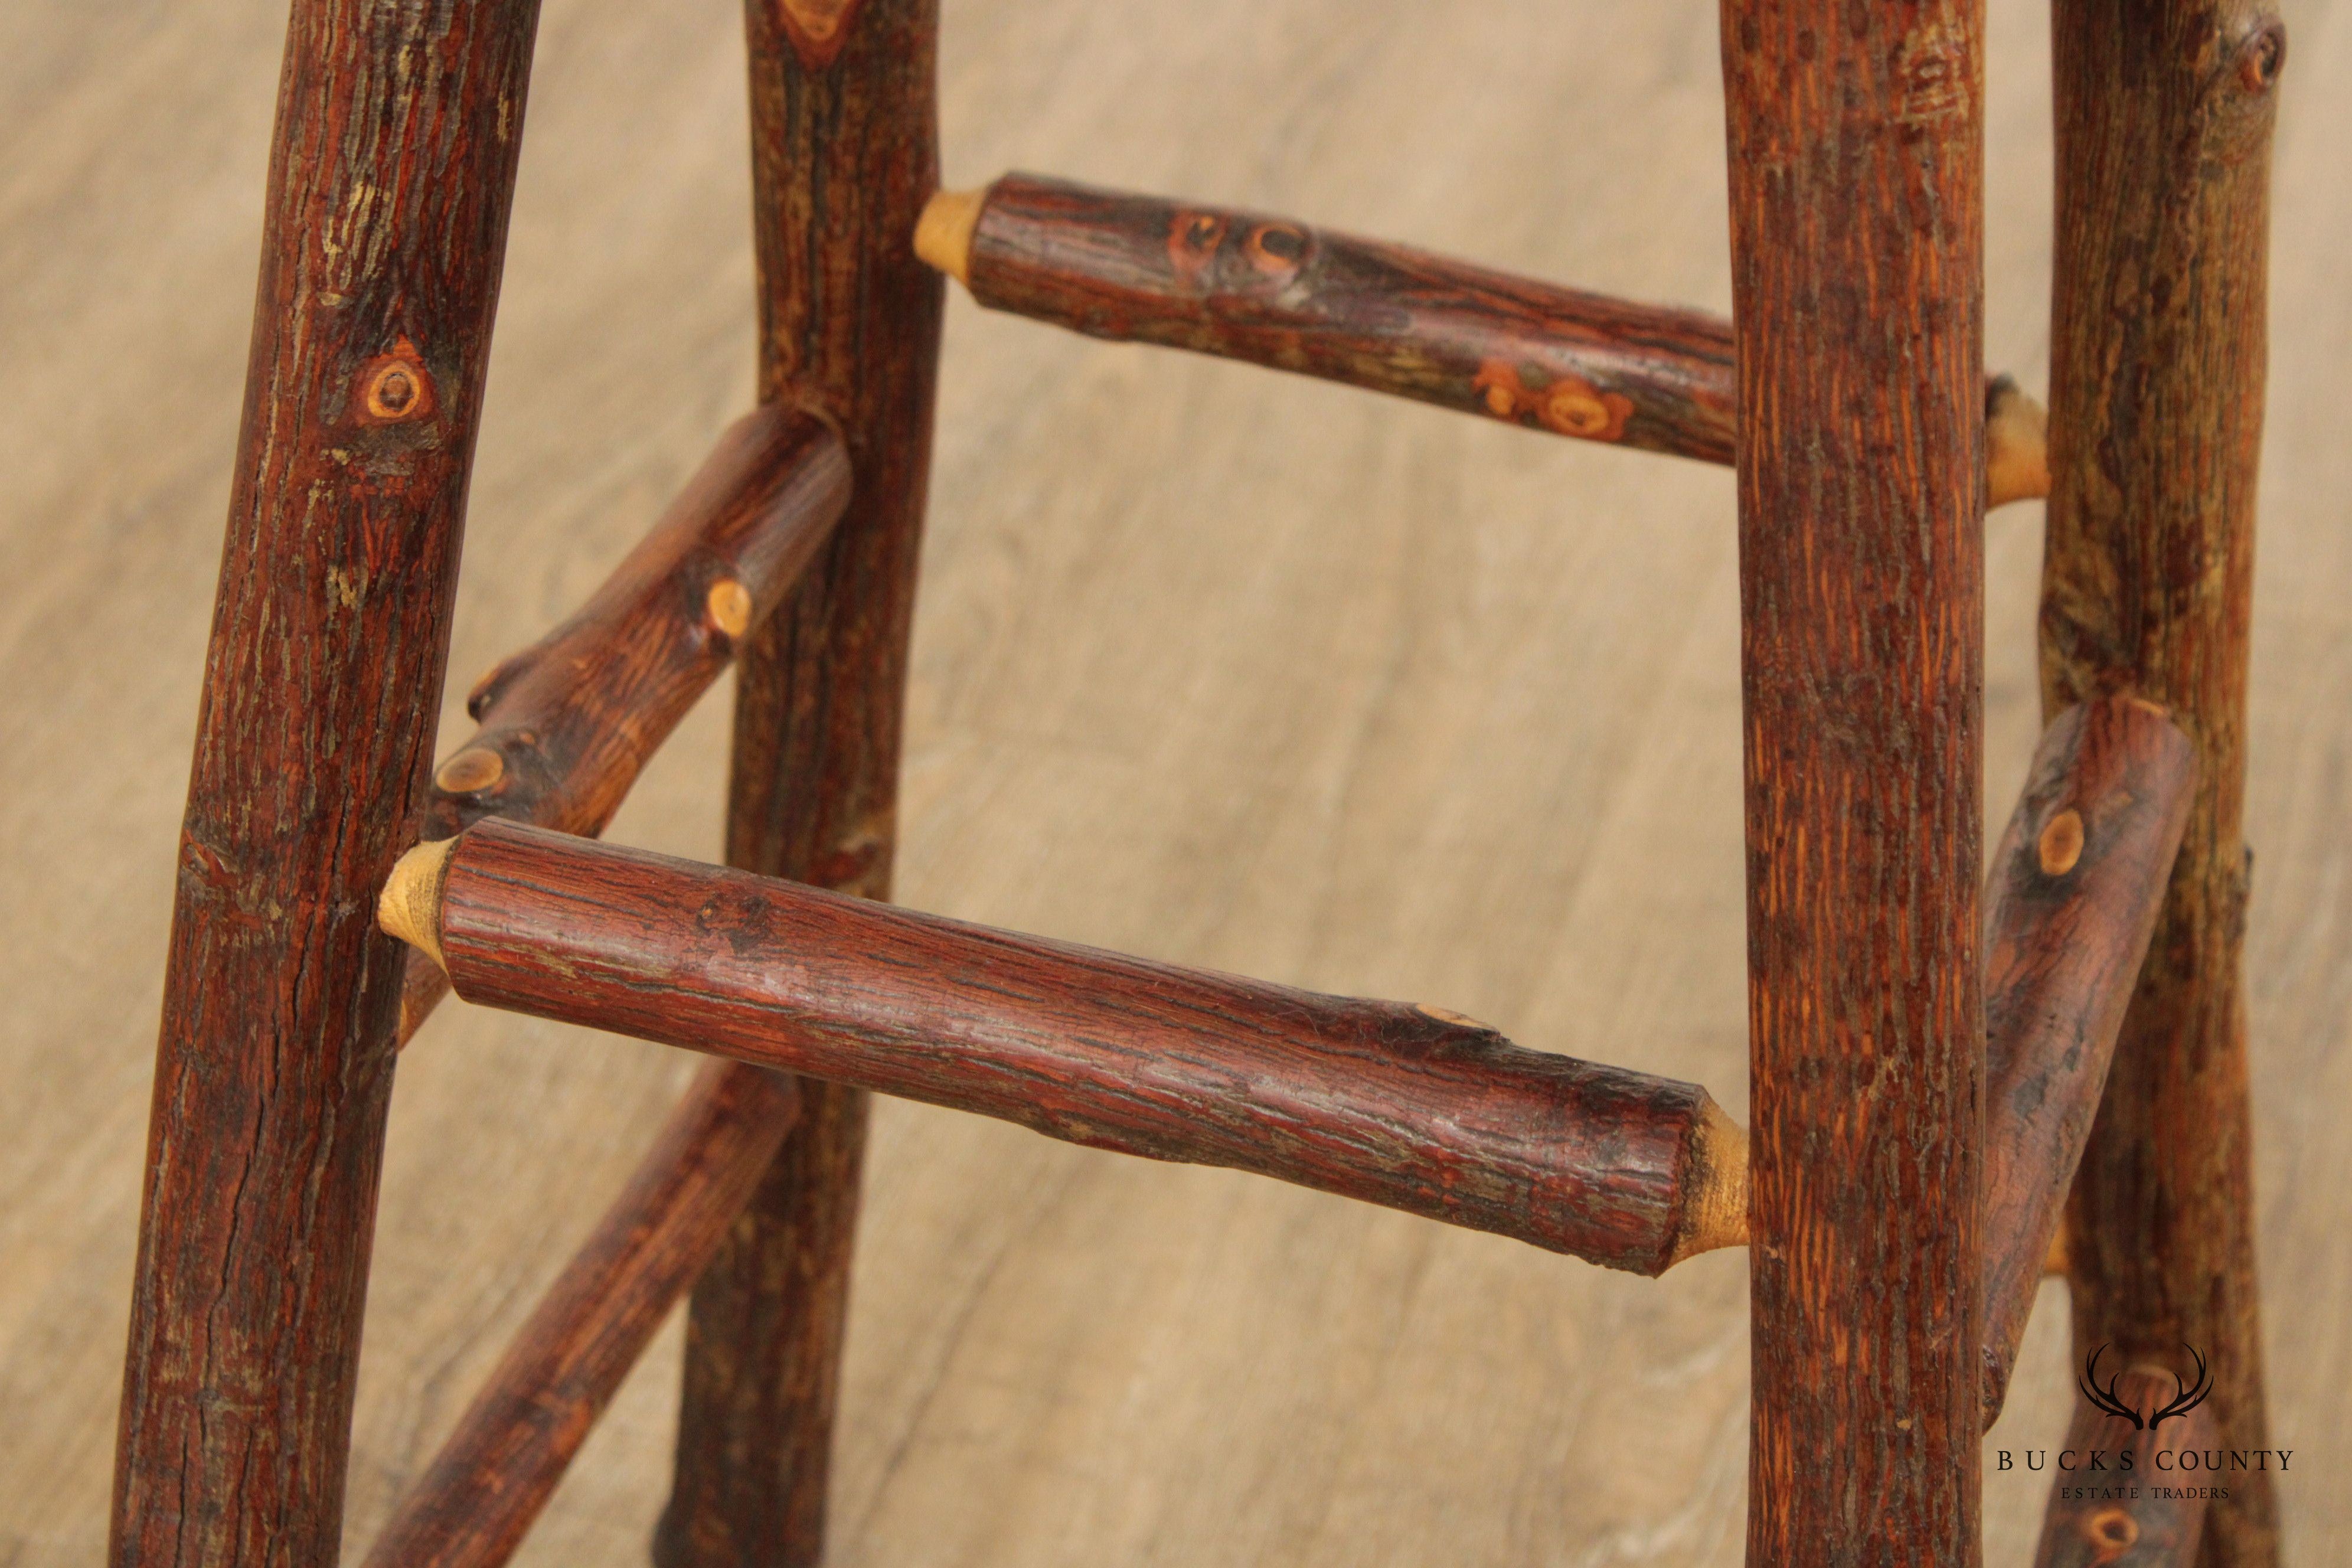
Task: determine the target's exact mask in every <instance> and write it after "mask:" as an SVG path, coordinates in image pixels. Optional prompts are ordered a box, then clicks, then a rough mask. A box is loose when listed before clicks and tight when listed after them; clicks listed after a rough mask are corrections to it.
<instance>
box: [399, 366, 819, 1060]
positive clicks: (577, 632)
mask: <svg viewBox="0 0 2352 1568" xmlns="http://www.w3.org/2000/svg"><path fill="white" fill-rule="evenodd" d="M848 500H849V463H848V459H847V457H846V456H845V453H844V452H843V450H842V445H841V438H840V437H838V436H836V435H835V434H834V432H833V430H832V429H831V427H830V426H826V425H825V424H824V421H822V420H821V419H819V418H817V417H816V416H814V415H811V414H809V413H807V412H805V411H803V410H801V409H798V408H793V407H791V406H789V405H783V404H770V405H766V406H764V407H762V408H761V409H759V410H757V411H755V412H753V413H751V414H748V415H745V416H743V417H742V418H741V419H739V420H737V421H736V422H735V423H734V424H733V425H732V426H729V427H728V429H727V432H726V433H725V434H724V435H722V436H721V437H719V444H718V446H717V447H714V448H713V449H712V451H711V454H710V456H709V458H706V459H705V460H704V462H703V465H702V467H701V468H699V469H698V470H697V472H696V473H695V476H694V478H693V479H691V480H689V481H688V484H687V487H686V489H684V490H683V491H682V492H680V494H679V495H678V498H677V500H675V501H673V502H672V503H671V504H670V507H669V510H667V511H666V512H664V513H663V514H662V518H661V521H658V522H656V524H655V525H654V529H653V531H652V532H650V533H648V534H646V537H645V538H644V539H643V540H641V541H640V542H638V544H637V546H636V548H635V549H634V550H632V551H630V552H629V553H628V555H627V556H626V557H625V558H624V559H623V561H622V562H621V563H620V565H619V566H618V567H617V568H615V569H614V573H613V574H612V575H611V576H610V577H608V578H606V579H605V580H604V584H603V585H601V586H600V587H599V588H598V589H597V590H596V592H595V593H594V594H593V595H592V596H591V597H590V598H589V600H588V602H587V603H586V604H584V605H581V606H580V608H579V610H578V611H577V612H576V613H575V614H574V615H572V617H571V618H570V619H568V620H566V621H565V622H564V623H563V624H562V626H557V627H556V628H555V629H554V630H553V631H551V632H550V633H548V634H547V636H545V637H541V638H540V640H539V641H537V642H535V643H533V644H531V645H530V647H527V648H524V649H523V650H522V651H521V652H520V653H517V654H514V655H512V656H511V657H509V658H505V659H502V660H500V661H499V664H498V665H497V666H496V667H495V668H492V669H490V670H489V671H488V673H487V674H485V675H484V676H483V677H482V679H480V680H478V681H477V682H476V683H475V685H474V689H473V691H472V693H471V694H470V695H468V696H467V700H466V707H467V711H468V712H470V713H472V714H473V716H474V718H475V720H476V721H478V722H479V723H480V725H481V728H480V729H479V730H478V731H476V732H475V733H474V735H473V737H472V739H470V740H468V741H467V742H466V743H465V744H464V745H463V746H460V747H459V748H458V749H457V751H455V752H451V753H450V755H449V758H448V760H447V761H446V762H444V763H442V764H441V766H440V767H439V768H438V769H437V770H436V772H435V775H434V786H433V789H432V792H431V793H430V794H429V795H427V796H426V798H425V828H424V837H426V838H446V837H449V836H450V835H452V834H454V833H457V832H458V831H460V830H461V829H463V828H464V827H465V826H466V825H467V823H469V822H476V821H478V820H480V819H481V818H482V817H484V816H494V815H495V816H509V817H512V818H514V819H515V820H516V821H519V822H536V823H539V824H541V825H542V826H548V827H554V828H560V829H562V831H563V832H565V833H577V834H583V835H586V836H588V837H594V836H596V835H597V834H600V833H602V832H604V827H605V825H606V824H608V823H610V822H611V821H612V820H613V814H614V812H615V811H617V810H619V809H620V805H621V801H622V798H623V797H624V796H625V795H627V794H628V793H629V786H630V785H632V784H635V783H636V780H637V771H638V770H639V769H640V768H642V767H644V766H645V764H646V760H647V759H648V758H650V757H651V756H652V755H653V754H654V752H656V751H658V750H660V748H661V744H662V742H664V741H667V739H669V734H670V731H672V730H674V729H676V728H677V722H678V721H679V720H681V719H683V718H685V717H686V715H687V712H688V710H689V709H691V708H692V707H693V706H694V704H695V702H696V701H697V700H699V699H700V697H701V696H702V694H703V693H704V692H705V691H707V690H709V688H710V684H711V682H713V681H715V680H717V679H719V675H720V674H721V673H722V672H723V671H724V670H725V669H726V668H727V667H728V665H729V664H730V662H732V661H733V659H734V658H735V652H736V649H737V647H739V646H740V644H741V642H742V640H743V639H744V638H745V637H748V636H750V635H751V632H752V630H753V628H755V627H757V626H759V625H760V623H761V621H763V620H764V619H765V618H766V616H767V615H768V613H769V612H770V611H772V610H773V609H774V608H775V607H776V605H777V604H778V603H779V602H780V601H781V600H782V598H783V597H784V596H785V595H787V594H789V593H790V592H791V591H792V587H793V584H794V583H796V582H797V581H798V580H799V579H800V576H801V574H802V571H803V568H805V567H806V566H807V565H808V563H809V561H810V560H811V558H812V557H813V556H814V554H815V553H816V552H817V550H818V548H819V547H820V546H821V545H823V544H824V540H825V537H826V535H827V533H828V532H830V531H831V530H832V528H833V526H834V523H835V521H837V520H838V519H839V518H840V516H841V513H842V509H843V508H844V507H845V506H846V505H847V504H848ZM448 988H449V983H448V981H447V979H446V977H445V976H444V975H443V974H442V973H441V971H440V970H438V969H436V967H434V965H433V964H431V963H427V962H425V960H423V959H421V958H415V959H412V960H411V961H410V963H409V965H408V973H407V976H406V979H405V981H404V984H403V986H402V994H401V1004H400V1037H401V1041H402V1043H403V1044H405V1043H406V1042H407V1041H408V1039H409V1038H410V1037H412V1036H414V1035H415V1032H416V1030H417V1028H418V1026H420V1025H422V1024H423V1023H424V1022H425V1017H426V1016H428V1015H429V1014H430V1013H431V1012H432V1011H433V1009H434V1007H435V1006H436V1005H437V1004H438V1003H439V1002H440V1000H441V998H442V997H443V996H444V995H445V994H447V991H448Z"/></svg>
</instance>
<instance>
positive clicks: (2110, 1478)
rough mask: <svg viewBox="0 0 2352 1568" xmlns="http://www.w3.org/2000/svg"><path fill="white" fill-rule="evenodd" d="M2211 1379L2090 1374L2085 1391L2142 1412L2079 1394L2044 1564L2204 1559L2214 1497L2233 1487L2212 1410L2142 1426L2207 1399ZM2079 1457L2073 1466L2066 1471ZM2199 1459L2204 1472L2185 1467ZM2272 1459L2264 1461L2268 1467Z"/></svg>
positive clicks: (2165, 1564)
mask: <svg viewBox="0 0 2352 1568" xmlns="http://www.w3.org/2000/svg"><path fill="white" fill-rule="evenodd" d="M2106 1359H2107V1360H2108V1361H2109V1362H2110V1363H2112V1362H2113V1360H2114V1358H2113V1356H2112V1355H2110V1356H2108V1357H2107V1358H2106ZM2198 1370H2199V1371H2200V1373H2201V1370H2202V1369H2201V1368H2200V1369H2198ZM2203 1382H2204V1379H2203V1378H2202V1377H2201V1376H2199V1377H2197V1378H2196V1379H2195V1380H2194V1381H2192V1382H2189V1383H2188V1384H2184V1383H2182V1381H2181V1380H2180V1379H2179V1378H2178V1377H2177V1376H2176V1375H2175V1374H2173V1373H2170V1372H2168V1370H2166V1369H2165V1368H2163V1367H2160V1366H2154V1365H2149V1364H2145V1363H2143V1364H2139V1365H2135V1366H2132V1367H2130V1368H2128V1369H2126V1370H2125V1371H2124V1372H2123V1373H2120V1374H2119V1375H2114V1376H2112V1377H2111V1376H2110V1374H2108V1373H2105V1372H2104V1371H2101V1370H2099V1369H2098V1368H2097V1367H2096V1366H2095V1365H2094V1366H2093V1367H2090V1368H2086V1369H2085V1370H2084V1378H2083V1382H2082V1384H2078V1387H2082V1388H2096V1389H2097V1391H2098V1393H2099V1395H2100V1397H2101V1398H2103V1399H2107V1400H2111V1401H2112V1402H2113V1403H2114V1404H2115V1405H2120V1406H2122V1407H2123V1408H2125V1409H2126V1410H2129V1411H2131V1412H2132V1415H2128V1416H2126V1415H2116V1414H2115V1413H2114V1412H2112V1411H2110V1410H2107V1409H2105V1408H2102V1407H2101V1406H2100V1405H2095V1404H2093V1403H2092V1401H2091V1399H2090V1397H2089V1396H2088V1394H2078V1395H2077V1397H2076V1399H2075V1402H2074V1423H2073V1424H2072V1425H2071V1426H2068V1427H2067V1429H2066V1446H2065V1447H2063V1448H2061V1449H2059V1450H2058V1451H2057V1452H2056V1453H2053V1454H2051V1455H2050V1456H2049V1468H2050V1469H2051V1470H2052V1471H2053V1475H2052V1478H2051V1483H2050V1506H2049V1509H2048V1510H2047V1511H2046V1512H2044V1513H2043V1514H2042V1542H2041V1545H2040V1546H2039V1547H2038V1548H2037V1549H2036V1551H2035V1552H2034V1554H2033V1563H2034V1568H2189V1565H2190V1564H2191V1563H2195V1562H2196V1561H2197V1548H2198V1544H2199V1542H2200V1540H2201V1539H2202V1537H2203V1535H2204V1531H2205V1507H2206V1499H2205V1496H2204V1493H2205V1492H2206V1491H2207V1490H2208V1489H2211V1488H2215V1487H2227V1486H2228V1485H2229V1484H2230V1475H2229V1473H2228V1472H2227V1471H2224V1472H2222V1473H2221V1474H2214V1473H2212V1472H2210V1471H2209V1470H2207V1469H2206V1468H2204V1464H2203V1458H2202V1457H2203V1455H2205V1454H2206V1453H2208V1452H2210V1451H2211V1450H2212V1447H2213V1444H2214V1431H2213V1411H2212V1407H2211V1406H2210V1405H2205V1404H2202V1403H2200V1404H2197V1405H2191V1406H2190V1407H2189V1409H2187V1410H2186V1411H2183V1412H2181V1413H2180V1414H2178V1415H2164V1416H2163V1417H2162V1418H2161V1419H2159V1420H2158V1421H2156V1422H2154V1424H2153V1425H2152V1426H2150V1425H2136V1424H2135V1423H2136V1422H2137V1423H2147V1420H2148V1418H2149V1417H2150V1416H2152V1415H2158V1414H2159V1413H2160V1412H2162V1411H2163V1410H2164V1409H2165V1408H2166V1407H2167V1406H2168V1405H2176V1404H2178V1403H2179V1402H2180V1401H2182V1400H2184V1399H2192V1398H2196V1397H2198V1394H2197V1390H2198V1389H2199V1388H2200V1386H2201V1385H2202V1384H2203ZM2094 1454H2096V1455H2098V1456H2100V1459H2099V1464H2100V1466H2101V1467H2102V1468H2098V1469H2093V1468H2091V1465H2092V1461H2091V1458H2090V1456H2092V1455H2094ZM2126 1454H2128V1455H2129V1456H2130V1468H2128V1469H2126V1468H2124V1459H2123V1458H2122V1457H2123V1456H2124V1455H2126ZM2069 1455H2071V1456H2072V1459H2071V1467H2072V1468H2061V1464H2060V1461H2061V1460H2062V1459H2064V1458H2066V1457H2067V1456H2069ZM2191 1458H2194V1460H2195V1462H2196V1465H2197V1468H2194V1469H2190V1468H2185V1462H2186V1461H2189V1460H2190V1459H2191ZM2263 1458H2264V1461H2265V1462H2267V1461H2268V1458H2269V1456H2267V1455H2264V1456H2263ZM2069 1494H2078V1495H2069Z"/></svg>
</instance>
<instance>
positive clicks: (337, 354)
mask: <svg viewBox="0 0 2352 1568" xmlns="http://www.w3.org/2000/svg"><path fill="white" fill-rule="evenodd" d="M537 13H538V6H537V5H536V4H535V0H481V3H480V4H476V5H465V6H446V5H436V6H419V5H373V4H364V3H362V0H296V4H295V5H294V6H293V10H292V15H291V17H290V19H289V25H288V34H287V45H286V63H285V69H284V74H283V76H282V77H281V78H280V80H279V85H278V141H277V144H276V148H275V151H274V153H273V155H272V158H271V162H270V172H269V180H268V191H267V195H266V201H265V214H266V224H267V227H266V230H265V233H264V237H263V242H262V266H261V281H260V289H259V300H258V303H257V307H256V311H255V325H254V335H253V344H252V352H251V357H250V359H249V361H248V364H247V382H246V402H245V416H244V426H243V431H242V434H241V435H240V437H239V447H238V455H237V462H236V476H235V480H234V484H233V489H232V493H231V499H230V503H229V517H228V529H227V537H226V543H225V545H224V548H223V551H222V559H221V575H220V596H219V599H218V602H217V604H216V606H215V611H214V617H213V631H212V643H211V647H210V649H209V651H208V653H207V655H206V658H205V682H204V694H203V702H202V707H201V708H200V710H199V711H198V715H197V723H196V750H195V761H194V768H193V770H192V774H191V778H190V782H189V789H188V806H187V816H186V819H185V822H184V826H183V828H182V834H181V843H180V860H179V890H178V898H177V902H176V905H175V908H174V910H173V926H172V941H171V953H170V959H169V964H168V968H167V970H166V974H165V980H164V993H163V1028H162V1033H161V1037H160V1040H159V1043H158V1046H157V1049H156V1066H155V1088H154V1104H153V1112H152V1121H151V1122H150V1126H149V1133H148V1159H147V1182H146V1192H145V1196H144V1200H143V1205H142V1214H141V1226H140V1248H139V1261H138V1265H137V1270H136V1275H135V1284H134V1288H133V1295H132V1300H131V1335H130V1352H129V1358H128V1363H127V1365H126V1367H125V1370H124V1377H123V1393H122V1416H121V1438H120V1444H119V1447H118V1449H117V1452H116V1461H115V1491H114V1513H113V1537H112V1544H111V1549H110V1550H111V1555H112V1558H113V1561H114V1562H116V1563H120V1564H124V1565H125V1568H128V1565H131V1564H137V1565H138V1568H163V1565H165V1564H188V1565H194V1564H197V1563H202V1564H205V1568H227V1565H230V1564H263V1563H268V1564H323V1563H333V1562H334V1560H335V1554H336V1551H337V1547H338V1545H339V1537H340V1535H341V1521H342V1500H343V1479H344V1467H345V1462H346V1459H347V1457H348V1447H349V1442H350V1426H351V1402H352V1376H353V1371H354V1368H355V1365H356V1363H357V1358H358V1351H359V1329H360V1314H361V1310H362V1302H363V1299H364V1296H365V1294H366V1282H367V1265H368V1251H369V1247H370V1243H371V1240H372V1237H373V1226H374V1215H375V1196H376V1182H377V1176H378V1171H379V1167H380V1164H381V1159H382V1151H383V1125H384V1110H385V1105H386V1101H387V1100H388V1098H389V1095H390V1092H391V1087H392V1065H393V1058H394V1049H393V1040H394V1028H395V1026H396V1023H397V1018H398V1011H399V995H400V973H401V966H402V963H403V961H404V955H405V950H404V949H403V948H402V947H401V946H400V944H399V943H397V942H394V941H393V940H392V939H390V938H389V937H385V936H382V935H380V934H378V933H377V932H376V931H375V929H374V925H373V920H372V919H371V916H372V913H373V906H374V901H375V889H376V888H377V886H378V885H379V884H380V883H381V882H382V881H383V878H384V874H385V873H386V872H387V871H389V870H390V869H391V868H392V864H393V861H394V858H395V857H396V856H397V855H398V853H399V852H400V850H401V848H402V847H404V844H405V843H406V842H407V840H408V838H409V837H410V835H411V830H412V826H413V824H412V805H413V803H415V801H416V800H417V799H419V798H420V797H421V795H422V793H423V791H424V787H425V774H426V772H427V769H428V767H429V764H430V763H431V761H432V753H431V747H432V742H433V730H434V720H435V718H436V712H437V709H438V706H439V699H440V692H441V680H442V676H443V673H444V668H445V665H446V658H447V653H448V622H449V606H450V597H451V587H452V584H454V582H455V580H456V574H457V553H458V536H459V532H460V527H461V519H462V517H463V513H464V510H465V500H466V484H467V474H468V471H469V469H470V467H471V462H472V455H473V447H474V435H475V431H476V429H477V427H478V419H479V415H480V407H481V397H482V373H483V367H484V363H485V362H486V360H487V358H488V351H489V340H490V322H491V317H492V314H493V310H494V306H495V303H496V300H497V298H498V281H499V266H500V262H501V260H502V258H503V256H504V252H505V247H506V233H507V214H508V206H509V198H510V196H511V195H512V192H513V186H514V166H515V154H516V151H517V147H518V144H519V138H520V134H521V128H522V112H523V97H524V89H525V86H526V81H527V78H528V74H529V64H530V47H531V39H532V34H533V30H534V28H535V26H536V23H537Z"/></svg>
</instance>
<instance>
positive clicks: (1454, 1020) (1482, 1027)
mask: <svg viewBox="0 0 2352 1568" xmlns="http://www.w3.org/2000/svg"><path fill="white" fill-rule="evenodd" d="M1412 1010H1413V1011H1414V1012H1416V1013H1419V1014H1420V1015H1421V1016H1423V1017H1424V1018H1434V1019H1436V1020H1437V1021H1438V1022H1439V1023H1441V1024H1451V1025H1453V1026H1454V1027H1455V1028H1457V1029H1477V1030H1479V1031H1481V1032H1483V1033H1486V1034H1489V1035H1491V1034H1494V1033H1495V1032H1496V1029H1495V1026H1494V1025H1492V1024H1482V1023H1480V1022H1479V1021H1478V1020H1477V1019H1475V1018H1473V1017H1472V1016H1470V1015H1469V1014H1467V1013H1457V1012H1455V1011H1454V1009H1453V1008H1451V1007H1433V1006H1432V1005H1429V1004H1428V1003H1426V1002H1417V1003H1415V1004H1413V1009H1412Z"/></svg>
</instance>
